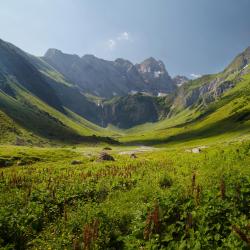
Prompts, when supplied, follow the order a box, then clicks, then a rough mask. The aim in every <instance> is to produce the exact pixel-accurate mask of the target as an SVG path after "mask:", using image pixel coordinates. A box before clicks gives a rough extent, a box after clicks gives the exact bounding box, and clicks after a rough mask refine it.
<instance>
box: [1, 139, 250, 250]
mask: <svg viewBox="0 0 250 250" xmlns="http://www.w3.org/2000/svg"><path fill="white" fill-rule="evenodd" d="M187 146H188V145H186V146H183V145H182V146H181V145H180V147H178V148H176V147H167V148H166V147H164V148H161V149H158V150H153V151H152V152H144V153H138V154H137V156H138V158H137V159H131V158H129V155H120V154H119V152H121V151H124V150H131V149H133V147H129V148H128V147H124V146H119V147H117V146H115V147H112V150H111V151H109V153H111V154H112V155H113V156H114V158H115V160H116V161H115V162H100V161H98V160H97V156H98V153H99V152H100V151H102V147H100V146H97V147H77V148H64V149H62V148H43V149H41V148H28V147H10V146H8V147H0V159H3V158H4V159H7V158H12V159H13V158H14V159H18V161H20V160H23V162H24V165H18V164H17V161H13V165H11V166H9V167H4V168H2V169H1V170H0V189H1V192H0V203H1V206H0V246H1V247H2V248H1V249H140V248H143V249H160V248H168V249H201V248H206V249H247V242H245V241H244V239H242V238H244V237H242V235H245V236H246V235H247V234H248V233H247V230H248V229H247V227H248V224H249V208H250V203H249V193H250V178H249V177H250V175H249V174H250V168H249V166H250V151H249V150H250V142H249V141H245V142H233V143H232V142H231V143H228V144H227V145H224V144H223V143H221V144H217V145H214V146H210V147H208V148H206V149H203V151H202V153H200V154H192V153H189V152H186V148H187ZM31 159H33V162H32V161H30V162H25V161H28V160H31ZM74 160H77V161H78V162H79V165H72V164H71V163H72V161H74ZM237 230H239V231H238V232H237ZM247 237H249V235H248V236H247Z"/></svg>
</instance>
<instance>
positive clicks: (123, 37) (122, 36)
mask: <svg viewBox="0 0 250 250" xmlns="http://www.w3.org/2000/svg"><path fill="white" fill-rule="evenodd" d="M117 40H119V41H121V40H126V41H129V40H131V37H130V35H129V33H128V32H126V31H124V32H122V33H121V34H119V35H118V36H117Z"/></svg>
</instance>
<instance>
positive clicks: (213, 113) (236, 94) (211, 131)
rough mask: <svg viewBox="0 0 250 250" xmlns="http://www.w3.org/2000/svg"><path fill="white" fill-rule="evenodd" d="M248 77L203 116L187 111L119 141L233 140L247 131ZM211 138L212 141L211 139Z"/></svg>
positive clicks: (130, 132) (249, 107)
mask: <svg viewBox="0 0 250 250" xmlns="http://www.w3.org/2000/svg"><path fill="white" fill-rule="evenodd" d="M249 96H250V74H248V75H245V76H243V77H242V80H241V81H240V82H239V83H238V84H237V85H236V87H234V88H233V89H231V90H229V91H227V92H226V93H225V94H224V95H223V96H222V98H221V99H219V100H218V101H217V102H214V103H212V104H210V105H209V107H208V108H207V109H206V111H205V112H204V113H201V112H200V111H199V110H196V109H186V110H184V111H182V112H180V113H178V114H177V116H175V117H172V118H170V119H166V120H163V121H161V122H159V123H156V124H144V125H142V126H137V127H134V128H132V129H130V130H127V131H126V135H125V136H124V137H123V138H122V140H123V141H126V142H134V143H144V144H146V143H149V144H157V143H175V142H188V141H192V140H197V139H203V138H209V137H218V136H219V137H221V138H223V137H225V138H229V137H235V136H241V135H244V134H248V133H249V132H250V121H249V112H250V100H249ZM213 139H214V138H213Z"/></svg>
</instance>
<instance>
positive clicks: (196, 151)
mask: <svg viewBox="0 0 250 250" xmlns="http://www.w3.org/2000/svg"><path fill="white" fill-rule="evenodd" d="M192 153H194V154H199V153H201V149H200V148H192Z"/></svg>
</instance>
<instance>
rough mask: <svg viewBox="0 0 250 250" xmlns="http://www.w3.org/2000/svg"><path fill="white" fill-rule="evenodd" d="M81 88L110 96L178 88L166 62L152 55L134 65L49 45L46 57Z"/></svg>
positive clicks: (88, 91) (45, 59) (125, 61)
mask: <svg viewBox="0 0 250 250" xmlns="http://www.w3.org/2000/svg"><path fill="white" fill-rule="evenodd" d="M42 59H43V60H44V61H46V62H47V63H48V64H50V65H51V66H52V67H53V68H55V69H56V70H57V71H59V72H60V73H61V74H62V75H64V76H65V78H67V79H68V80H69V81H71V82H73V83H75V84H76V85H77V86H78V88H79V89H80V90H81V91H83V92H85V93H89V94H92V95H96V96H100V97H105V98H110V97H113V96H116V95H118V96H123V95H127V94H129V93H131V92H149V93H152V94H158V93H159V92H167V93H169V92H173V91H174V90H175V88H176V86H175V84H174V82H173V81H172V79H171V77H170V76H169V75H168V73H167V71H166V69H165V66H164V64H163V62H161V61H156V60H155V59H154V58H149V59H147V60H145V61H144V62H142V63H141V64H137V65H133V64H132V63H131V62H129V61H127V60H124V59H117V60H115V61H107V60H103V59H99V58H97V57H95V56H93V55H85V56H83V57H79V56H77V55H69V54H65V53H63V52H61V51H59V50H56V49H49V50H48V51H47V52H46V53H45V55H44V57H43V58H42Z"/></svg>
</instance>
